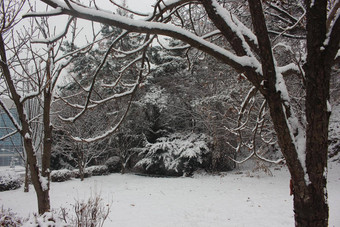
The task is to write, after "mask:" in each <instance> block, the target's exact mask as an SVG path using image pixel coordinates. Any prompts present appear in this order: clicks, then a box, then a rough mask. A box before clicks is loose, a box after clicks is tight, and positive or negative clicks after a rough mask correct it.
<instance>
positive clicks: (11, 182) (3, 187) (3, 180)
mask: <svg viewBox="0 0 340 227" xmlns="http://www.w3.org/2000/svg"><path fill="white" fill-rule="evenodd" d="M21 183H22V180H21V178H20V176H19V175H18V174H16V173H15V172H13V171H2V172H0V192H1V191H8V190H14V189H17V188H20V186H21Z"/></svg>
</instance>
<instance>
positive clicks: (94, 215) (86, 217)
mask: <svg viewBox="0 0 340 227" xmlns="http://www.w3.org/2000/svg"><path fill="white" fill-rule="evenodd" d="M110 208H111V206H110V204H104V203H103V200H102V198H101V197H100V195H95V196H94V197H92V196H91V197H90V198H89V199H88V200H87V201H76V203H75V205H74V211H75V220H74V221H73V224H74V225H73V226H77V227H102V226H103V225H104V222H105V221H106V219H107V218H108V216H109V214H110Z"/></svg>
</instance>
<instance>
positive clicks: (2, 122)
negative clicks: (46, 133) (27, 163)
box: [0, 98, 23, 166]
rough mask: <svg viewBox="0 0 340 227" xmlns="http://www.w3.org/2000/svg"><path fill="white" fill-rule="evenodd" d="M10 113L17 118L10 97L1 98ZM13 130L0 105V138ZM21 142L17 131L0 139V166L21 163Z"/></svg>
mask: <svg viewBox="0 0 340 227" xmlns="http://www.w3.org/2000/svg"><path fill="white" fill-rule="evenodd" d="M1 100H2V101H3V102H4V103H5V105H6V107H7V108H8V109H9V110H10V112H11V114H12V115H13V116H14V117H15V118H17V113H16V109H15V106H14V103H13V101H12V100H10V99H6V98H1ZM13 130H15V128H14V125H13V123H12V121H11V120H10V118H9V117H8V115H7V114H6V113H5V111H4V109H3V108H2V107H0V138H2V137H4V136H6V135H7V134H8V133H10V132H13ZM22 154H23V143H22V138H21V136H20V134H19V133H16V134H14V135H12V136H11V137H9V138H6V139H4V140H0V166H10V165H21V164H22V163H23V159H22V158H21V157H22Z"/></svg>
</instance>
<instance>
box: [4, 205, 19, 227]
mask: <svg viewBox="0 0 340 227" xmlns="http://www.w3.org/2000/svg"><path fill="white" fill-rule="evenodd" d="M22 223H23V219H22V218H20V217H18V216H17V215H16V214H15V213H13V212H12V211H11V210H10V209H7V210H5V209H4V208H3V207H1V210H0V226H13V227H14V226H21V225H22Z"/></svg>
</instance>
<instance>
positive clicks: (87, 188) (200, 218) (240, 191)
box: [0, 162, 340, 227]
mask: <svg viewBox="0 0 340 227" xmlns="http://www.w3.org/2000/svg"><path fill="white" fill-rule="evenodd" d="M272 172H273V174H274V176H273V177H270V176H267V175H265V174H263V173H259V172H258V173H253V172H247V171H244V173H243V174H238V172H236V171H235V172H228V173H225V174H221V175H216V176H211V175H206V174H195V175H194V177H193V178H183V177H180V178H148V177H142V176H136V175H132V174H125V175H121V174H111V175H108V176H98V177H91V178H86V179H85V180H84V181H83V182H81V181H80V180H78V179H73V180H71V181H67V182H63V183H53V182H52V183H51V193H50V196H51V203H52V208H53V209H60V207H64V208H67V209H69V213H71V214H73V209H74V208H73V207H72V204H74V202H75V200H78V201H81V200H87V199H88V198H89V197H90V196H91V195H93V194H96V193H97V194H100V195H101V197H102V199H103V202H105V203H109V204H111V212H110V215H109V219H108V220H107V221H106V222H105V225H104V226H106V227H109V226H127V227H129V226H140V227H143V226H161V227H166V226H184V227H186V226H195V227H196V226H197V227H199V226H204V227H209V226H240V227H241V226H254V227H256V226H259V227H264V226H268V227H269V226H273V223H275V226H277V227H280V226H281V227H283V226H294V213H293V203H292V199H293V197H291V196H289V180H290V177H289V173H288V171H287V169H286V168H284V167H283V168H282V169H281V170H274V169H272ZM339 172H340V165H339V163H335V162H331V163H330V164H329V173H328V177H329V178H328V198H329V206H330V219H329V226H339V225H340V216H339V215H338V211H339V210H340V193H339V188H340V177H339ZM0 204H2V205H3V206H4V208H6V209H7V208H11V209H12V211H13V212H17V213H18V214H19V215H21V216H25V217H27V216H28V215H29V214H30V213H31V212H32V211H37V202H36V197H35V192H34V189H33V187H32V186H31V187H30V192H29V193H24V192H23V189H22V188H21V189H18V190H14V191H6V192H0ZM31 216H32V214H31Z"/></svg>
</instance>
